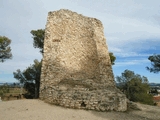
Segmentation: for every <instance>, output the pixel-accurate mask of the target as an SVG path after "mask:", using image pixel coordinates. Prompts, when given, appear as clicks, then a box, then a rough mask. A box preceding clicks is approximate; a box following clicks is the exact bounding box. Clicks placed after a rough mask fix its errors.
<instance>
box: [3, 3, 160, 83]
mask: <svg viewBox="0 0 160 120" xmlns="http://www.w3.org/2000/svg"><path fill="white" fill-rule="evenodd" d="M59 9H69V10H72V11H74V12H77V13H79V14H83V15H84V16H89V17H94V18H97V19H99V20H101V22H102V23H103V26H104V33H105V37H106V39H107V44H108V48H109V51H111V52H113V53H114V55H115V56H116V58H117V59H116V62H115V65H114V66H113V72H114V75H115V76H117V75H121V73H122V72H123V71H124V70H126V69H128V70H132V71H134V72H135V73H137V74H140V75H142V76H146V77H147V78H148V80H149V82H156V83H160V74H154V73H150V72H149V71H147V70H146V66H150V61H149V60H148V56H150V55H152V54H160V1H159V0H16V1H15V0H0V16H1V17H0V35H1V36H7V37H8V38H10V39H11V40H12V43H11V48H12V54H13V58H12V59H11V60H7V61H6V62H4V63H0V82H17V80H16V79H14V78H13V72H14V71H16V70H17V69H21V70H24V69H26V67H28V66H29V65H30V64H32V63H33V60H34V59H39V60H40V59H41V58H42V56H41V54H40V53H39V49H35V48H33V40H32V36H31V34H30V31H31V30H37V29H41V28H42V29H44V28H45V24H46V20H47V15H48V12H49V11H56V10H59Z"/></svg>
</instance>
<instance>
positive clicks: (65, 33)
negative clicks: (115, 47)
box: [40, 9, 127, 111]
mask: <svg viewBox="0 0 160 120" xmlns="http://www.w3.org/2000/svg"><path fill="white" fill-rule="evenodd" d="M41 71H42V72H41V83H40V99H42V100H45V101H46V102H49V103H53V104H57V105H61V106H64V107H70V108H83V109H95V110H101V111H107V110H116V111H125V110H126V109H127V105H126V104H127V103H126V97H125V95H123V94H122V93H121V92H120V91H119V90H118V89H117V88H116V87H115V83H114V76H113V72H112V67H111V63H110V58H109V53H108V48H107V45H106V39H105V37H104V33H103V25H102V23H101V21H99V20H97V19H95V18H89V17H85V16H83V15H80V14H77V13H76V12H72V11H70V10H64V9H61V10H59V11H55V12H49V14H48V19H47V24H46V29H45V40H44V54H43V61H42V70H41Z"/></svg>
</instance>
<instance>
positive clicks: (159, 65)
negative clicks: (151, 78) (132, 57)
mask: <svg viewBox="0 0 160 120" xmlns="http://www.w3.org/2000/svg"><path fill="white" fill-rule="evenodd" d="M148 60H150V61H151V67H146V68H147V70H149V71H150V72H153V73H159V72H160V54H159V55H152V56H149V57H148Z"/></svg>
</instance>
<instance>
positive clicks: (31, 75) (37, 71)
mask: <svg viewBox="0 0 160 120" xmlns="http://www.w3.org/2000/svg"><path fill="white" fill-rule="evenodd" d="M41 65H42V64H41V62H39V61H38V60H34V64H32V65H30V66H29V67H28V68H27V69H25V70H23V71H22V72H21V70H19V69H18V70H17V71H16V72H13V75H14V78H16V79H17V80H18V81H19V82H20V83H22V84H24V88H25V89H26V90H27V91H28V93H29V95H30V96H33V97H34V98H38V97H39V86H40V75H41Z"/></svg>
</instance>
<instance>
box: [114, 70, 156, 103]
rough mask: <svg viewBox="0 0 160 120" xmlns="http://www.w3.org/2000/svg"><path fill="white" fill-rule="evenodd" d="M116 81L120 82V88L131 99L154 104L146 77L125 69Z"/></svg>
mask: <svg viewBox="0 0 160 120" xmlns="http://www.w3.org/2000/svg"><path fill="white" fill-rule="evenodd" d="M116 81H117V82H118V88H119V89H120V90H121V91H123V92H124V93H125V94H126V96H127V98H128V99H129V100H131V101H134V102H141V103H145V104H152V105H153V100H152V95H150V94H149V90H150V87H149V84H148V79H147V78H146V77H144V76H140V75H139V74H135V73H134V72H133V71H130V70H125V71H124V72H123V73H122V75H121V76H117V77H116Z"/></svg>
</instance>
